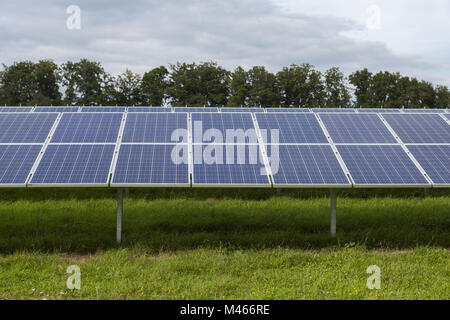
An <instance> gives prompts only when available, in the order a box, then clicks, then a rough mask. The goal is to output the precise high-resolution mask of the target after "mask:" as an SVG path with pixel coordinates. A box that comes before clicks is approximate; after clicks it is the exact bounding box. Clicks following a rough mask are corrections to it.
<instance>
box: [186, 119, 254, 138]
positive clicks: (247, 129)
mask: <svg viewBox="0 0 450 320" xmlns="http://www.w3.org/2000/svg"><path fill="white" fill-rule="evenodd" d="M191 118H192V136H193V142H194V143H201V142H215V143H225V142H229V143H234V142H241V143H244V142H246V143H249V142H250V143H257V142H258V141H257V135H256V130H255V126H254V124H253V118H252V115H251V113H192V114H191ZM215 133H217V134H218V135H219V136H217V135H215ZM210 134H211V135H212V136H211V137H210V136H209V135H210ZM238 137H239V138H241V139H242V140H240V141H238Z"/></svg>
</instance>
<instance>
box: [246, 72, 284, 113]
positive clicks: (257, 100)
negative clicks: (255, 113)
mask: <svg viewBox="0 0 450 320" xmlns="http://www.w3.org/2000/svg"><path fill="white" fill-rule="evenodd" d="M248 83H249V87H250V90H249V102H248V104H249V106H250V107H263V108H269V107H277V106H278V105H279V104H280V100H281V97H280V94H279V90H278V85H277V78H276V76H275V75H274V74H272V73H270V72H268V71H267V70H266V68H264V67H262V66H255V67H253V68H251V69H250V70H249V71H248Z"/></svg>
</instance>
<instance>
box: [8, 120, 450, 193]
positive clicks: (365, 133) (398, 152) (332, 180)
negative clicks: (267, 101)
mask: <svg viewBox="0 0 450 320" xmlns="http://www.w3.org/2000/svg"><path fill="white" fill-rule="evenodd" d="M58 117H59V115H58V114H45V113H44V114H2V115H0V128H1V129H0V143H7V144H8V145H2V146H0V150H1V151H0V168H1V169H2V170H1V171H0V184H8V185H13V184H18V185H22V186H23V185H24V184H25V183H26V182H27V181H28V180H29V177H30V175H31V174H32V176H31V180H30V181H29V183H28V184H29V185H41V186H42V185H80V184H81V185H106V184H108V182H109V178H110V175H111V174H113V178H112V181H111V183H112V185H116V186H120V185H181V186H187V185H189V183H190V179H189V176H190V175H189V173H190V172H192V173H193V174H192V180H193V181H192V183H193V185H194V186H202V185H233V186H237V185H260V186H268V187H269V186H270V185H271V183H270V179H269V175H271V177H272V181H273V184H274V185H275V186H296V187H298V186H315V187H318V186H323V187H325V186H342V187H344V186H347V187H350V186H351V185H352V184H353V185H355V186H388V185H391V186H392V185H399V186H411V185H414V186H429V185H430V183H429V181H427V178H426V177H425V175H424V174H423V172H421V171H420V169H421V168H419V167H418V166H417V165H416V164H415V163H414V161H415V160H417V161H418V162H419V163H420V165H421V166H422V168H423V169H424V170H425V171H426V172H427V174H428V177H429V178H430V180H431V182H432V183H433V184H434V185H436V186H439V185H446V186H448V185H449V183H450V181H449V180H450V169H449V162H450V161H449V159H450V150H449V148H450V137H449V134H450V132H449V130H450V129H449V128H450V127H449V124H448V120H449V119H450V118H449V117H450V116H449V115H447V116H446V117H447V120H446V118H445V117H443V116H440V115H405V114H391V115H384V116H383V117H381V116H378V115H369V114H367V115H361V114H359V115H358V114H353V115H351V114H350V115H347V114H339V115H338V114H335V115H320V116H317V117H316V116H315V115H313V114H290V115H286V114H255V121H256V123H257V126H258V127H259V129H260V131H261V133H262V132H264V130H266V131H270V137H271V140H268V135H266V136H265V137H264V135H262V139H263V141H264V144H263V145H261V146H260V145H259V144H258V142H257V141H254V140H253V141H252V140H250V137H251V130H250V129H255V126H254V123H255V122H254V121H253V119H252V116H251V114H249V113H247V114H245V113H242V114H215V113H209V114H208V113H201V114H197V113H193V114H192V115H191V118H192V119H191V120H192V125H191V126H190V127H191V128H192V129H191V131H192V132H191V134H192V137H193V142H194V147H193V159H192V161H189V160H188V159H189V157H188V155H187V154H188V151H189V143H188V141H187V139H186V137H185V136H186V134H185V133H183V130H184V131H187V129H188V121H187V120H188V115H187V114H183V113H180V114H173V113H165V114H164V113H162V114H147V115H142V114H128V115H122V114H98V113H97V114H89V113H87V114H79V113H78V114H70V113H68V114H64V115H62V116H61V118H60V119H57V118H58ZM125 118H126V121H124V120H125ZM389 118H390V119H389ZM385 121H386V123H385ZM321 122H322V124H321ZM122 124H124V126H123V129H122V131H123V135H121V134H119V131H121V130H120V128H121V125H122ZM199 125H200V126H201V128H199ZM321 125H323V126H324V128H325V130H322V127H321ZM389 127H391V128H389ZM196 129H197V130H198V129H199V130H200V133H201V134H200V138H198V140H196V136H197V134H196V132H195V130H196ZM209 129H217V132H219V133H220V132H223V133H226V132H228V131H229V130H231V131H232V134H233V136H232V137H233V139H234V138H235V137H236V130H242V132H243V133H246V134H247V136H246V137H245V139H246V140H245V142H246V143H248V144H251V145H247V146H244V149H243V150H242V149H237V148H238V146H236V145H234V146H233V145H232V146H231V149H230V146H226V145H224V144H223V142H230V141H234V142H238V141H237V140H221V141H217V140H214V142H215V143H216V145H210V144H209V142H211V141H210V140H207V141H204V140H203V139H204V135H203V133H206V132H208V131H210V132H211V130H209ZM391 129H393V130H394V131H395V132H396V134H395V136H399V137H400V139H402V140H403V141H404V142H406V141H409V140H410V143H415V144H417V145H408V146H407V148H408V150H409V151H410V152H411V153H412V155H413V156H414V158H413V159H411V158H410V156H409V155H408V153H407V151H405V149H404V147H403V146H402V145H400V144H398V142H397V140H396V139H395V137H394V136H393V135H392V134H391ZM179 130H181V132H179V133H177V134H175V138H177V139H175V140H174V139H173V138H174V132H177V131H179ZM249 130H250V131H249ZM430 130H433V131H430ZM256 131H257V130H256ZM273 131H278V132H277V134H278V136H279V140H277V141H274V140H273V139H272V138H273V137H274V136H277V134H275V135H274V134H273ZM212 136H213V135H211V136H208V137H209V138H212ZM169 137H170V138H169ZM327 137H330V138H332V139H333V140H332V141H334V142H336V143H343V144H338V145H337V147H336V151H337V152H338V154H336V152H335V151H334V150H333V148H332V145H331V144H330V143H329V142H331V141H328V139H327ZM178 138H181V140H179V139H178ZM214 138H215V139H217V138H218V136H217V135H216V136H215V137H214ZM120 139H122V141H121V143H120V144H118V145H119V146H120V150H119V152H118V156H117V160H116V161H113V159H115V158H116V157H115V156H114V155H115V148H116V142H118V141H120ZM169 139H170V140H169ZM408 139H409V140H408ZM424 139H425V140H424ZM427 139H428V140H427ZM429 140H430V141H429ZM46 141H47V142H48V144H45V142H46ZM180 141H181V142H183V143H182V144H181V145H174V144H173V142H180ZM361 141H363V142H361ZM368 141H369V142H368ZM411 141H412V142H411ZM423 141H426V142H423ZM436 141H438V142H436ZM17 143H36V144H35V145H31V144H22V145H16V144H17ZM61 143H65V144H61ZM80 143H83V144H80ZM85 143H95V144H85ZM144 143H160V144H144ZM169 143H172V144H169ZM267 143H271V144H270V145H269V144H267ZM280 143H281V145H280ZM283 143H286V144H285V145H283ZM355 143H359V144H355ZM361 143H377V144H378V145H362V144H361ZM381 143H384V144H383V145H381ZM421 143H434V144H435V145H420V144H421ZM437 143H439V144H440V145H436V144H437ZM314 144H316V145H314ZM317 144H319V145H317ZM227 147H228V149H227ZM43 148H44V149H45V150H44V151H45V152H44V153H43V154H41V150H42V149H43ZM235 148H236V150H234V149H235ZM251 148H253V149H251ZM260 148H263V149H266V150H265V151H267V154H266V156H267V159H264V157H265V156H264V155H263V154H264V153H263V152H261V151H262V150H260ZM251 150H253V152H251ZM255 150H256V151H255ZM224 151H225V152H224ZM224 153H226V159H227V161H224V160H223V154H224ZM221 155H222V158H221V157H220V156H221ZM255 155H256V156H255ZM40 157H42V158H40ZM38 158H39V159H38ZM341 159H342V163H340V160H341ZM268 160H270V166H268V165H267V164H268ZM35 163H36V164H38V165H37V167H36V170H33V167H34V164H35ZM189 165H192V168H191V169H190V168H189ZM347 170H348V172H347ZM347 174H348V175H347Z"/></svg>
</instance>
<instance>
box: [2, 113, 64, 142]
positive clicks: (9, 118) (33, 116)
mask: <svg viewBox="0 0 450 320" xmlns="http://www.w3.org/2000/svg"><path fill="white" fill-rule="evenodd" d="M57 117H58V114H57V113H0V143H44V142H45V140H46V139H47V137H48V135H49V133H50V130H51V129H52V127H53V124H54V123H55V120H56V118H57Z"/></svg>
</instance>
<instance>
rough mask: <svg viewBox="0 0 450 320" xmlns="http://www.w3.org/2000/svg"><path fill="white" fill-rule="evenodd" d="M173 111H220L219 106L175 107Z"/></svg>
mask: <svg viewBox="0 0 450 320" xmlns="http://www.w3.org/2000/svg"><path fill="white" fill-rule="evenodd" d="M173 112H187V113H193V112H196V113H201V112H208V113H210V112H219V108H213V107H204V108H202V107H174V108H173Z"/></svg>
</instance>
